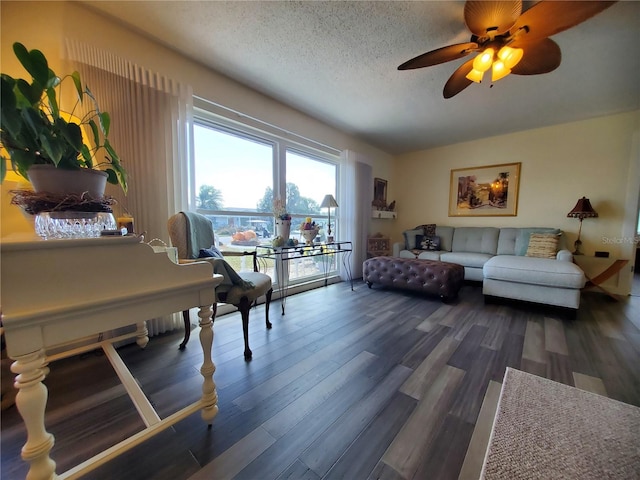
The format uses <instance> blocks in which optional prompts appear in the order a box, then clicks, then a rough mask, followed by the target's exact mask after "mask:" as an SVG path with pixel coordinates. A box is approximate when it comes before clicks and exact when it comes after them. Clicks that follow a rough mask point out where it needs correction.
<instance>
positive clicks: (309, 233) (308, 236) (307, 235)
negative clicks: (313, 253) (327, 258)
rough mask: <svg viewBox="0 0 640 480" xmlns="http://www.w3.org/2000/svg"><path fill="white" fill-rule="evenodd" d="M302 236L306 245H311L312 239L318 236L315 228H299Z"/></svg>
mask: <svg viewBox="0 0 640 480" xmlns="http://www.w3.org/2000/svg"><path fill="white" fill-rule="evenodd" d="M300 233H301V234H302V237H303V238H304V239H305V240H306V241H307V245H313V239H314V238H316V237H317V236H318V231H317V230H301V231H300Z"/></svg>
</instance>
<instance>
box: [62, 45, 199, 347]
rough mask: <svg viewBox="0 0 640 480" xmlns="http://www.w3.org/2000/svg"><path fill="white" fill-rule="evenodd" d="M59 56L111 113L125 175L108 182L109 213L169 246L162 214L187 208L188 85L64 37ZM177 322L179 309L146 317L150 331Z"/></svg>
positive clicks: (171, 326) (190, 142)
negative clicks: (112, 202) (122, 184)
mask: <svg viewBox="0 0 640 480" xmlns="http://www.w3.org/2000/svg"><path fill="white" fill-rule="evenodd" d="M66 57H67V58H66V60H67V61H68V62H69V63H70V65H69V67H70V68H71V69H72V70H78V72H79V73H80V75H81V77H82V80H83V82H84V83H85V84H86V85H88V86H89V88H90V89H91V92H92V93H93V94H94V96H95V97H96V100H97V102H98V105H100V108H101V109H102V110H104V111H107V112H109V114H110V115H111V131H110V134H109V139H110V141H111V143H112V144H113V146H114V148H115V150H116V151H117V152H118V155H119V156H120V159H121V161H122V163H123V166H124V167H125V169H126V170H127V173H128V175H129V192H128V194H127V195H124V193H123V192H122V191H121V190H120V188H119V187H118V188H116V187H115V186H112V185H109V187H108V190H107V194H108V195H111V196H112V197H114V198H115V199H116V200H117V202H118V204H117V205H116V206H115V208H114V212H116V213H118V212H128V213H129V214H131V216H133V218H134V222H135V230H136V233H143V232H144V235H145V241H147V242H149V241H151V240H153V239H159V240H160V241H161V242H164V243H166V244H167V245H168V244H169V235H168V231H167V219H168V218H169V217H170V216H171V215H173V214H174V213H176V212H178V211H180V210H186V209H187V208H188V199H189V170H190V166H191V165H193V160H192V155H193V153H192V152H193V135H192V132H193V121H192V120H193V103H192V102H193V94H192V90H191V87H190V86H189V85H184V84H182V83H180V82H176V81H174V80H173V79H171V78H168V77H166V76H164V75H161V74H158V73H155V72H152V71H150V70H147V69H145V68H143V67H141V66H139V65H135V64H133V63H131V62H129V61H127V60H125V59H122V58H119V57H117V56H115V55H113V54H111V53H109V52H105V51H102V50H100V49H98V48H96V47H93V46H90V45H86V44H83V43H80V42H77V41H73V40H69V39H68V40H67V41H66ZM89 103H90V102H89ZM154 244H156V245H157V244H158V242H157V241H156V242H154ZM181 325H182V320H181V317H180V315H179V314H174V315H171V316H168V317H163V318H160V319H154V320H153V321H149V322H147V328H148V329H149V334H150V335H155V334H157V333H162V332H164V331H167V330H172V329H174V328H176V327H178V326H181Z"/></svg>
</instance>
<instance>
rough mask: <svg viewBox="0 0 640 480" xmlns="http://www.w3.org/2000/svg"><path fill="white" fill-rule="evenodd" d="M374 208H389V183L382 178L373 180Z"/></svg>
mask: <svg viewBox="0 0 640 480" xmlns="http://www.w3.org/2000/svg"><path fill="white" fill-rule="evenodd" d="M371 204H372V205H373V206H374V207H380V208H384V207H386V206H387V181H386V180H383V179H381V178H374V179H373V202H371Z"/></svg>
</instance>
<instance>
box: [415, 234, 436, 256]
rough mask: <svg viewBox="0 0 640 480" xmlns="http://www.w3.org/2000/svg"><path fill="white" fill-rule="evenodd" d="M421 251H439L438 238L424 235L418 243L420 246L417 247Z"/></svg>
mask: <svg viewBox="0 0 640 480" xmlns="http://www.w3.org/2000/svg"><path fill="white" fill-rule="evenodd" d="M417 248H420V249H421V250H429V251H431V252H433V251H436V250H440V237H438V236H437V235H424V236H423V237H422V240H421V242H420V246H419V247H417Z"/></svg>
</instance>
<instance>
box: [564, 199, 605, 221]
mask: <svg viewBox="0 0 640 480" xmlns="http://www.w3.org/2000/svg"><path fill="white" fill-rule="evenodd" d="M597 216H598V212H596V211H595V210H594V209H593V207H592V206H591V202H590V201H589V199H588V198H586V197H582V198H581V199H579V200H578V203H576V206H575V207H573V209H572V210H571V211H570V212H569V213H567V217H571V218H579V219H580V220H582V219H583V218H594V217H597Z"/></svg>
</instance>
